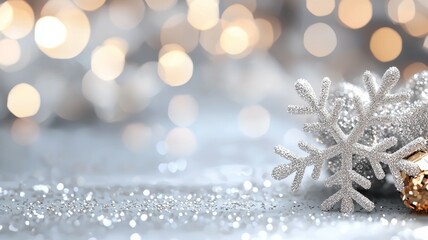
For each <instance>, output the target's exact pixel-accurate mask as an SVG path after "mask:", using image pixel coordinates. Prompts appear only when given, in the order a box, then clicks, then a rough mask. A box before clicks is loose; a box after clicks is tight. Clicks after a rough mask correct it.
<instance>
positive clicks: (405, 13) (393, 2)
mask: <svg viewBox="0 0 428 240" xmlns="http://www.w3.org/2000/svg"><path fill="white" fill-rule="evenodd" d="M415 14H416V6H415V2H414V1H413V0H390V1H389V2H388V16H389V17H390V18H391V20H393V21H394V22H398V23H406V22H408V21H410V20H412V19H413V18H414V17H415Z"/></svg>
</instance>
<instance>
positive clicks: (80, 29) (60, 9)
mask: <svg viewBox="0 0 428 240" xmlns="http://www.w3.org/2000/svg"><path fill="white" fill-rule="evenodd" d="M41 16H54V17H56V18H57V19H58V20H59V21H60V22H61V23H62V24H64V26H65V28H66V33H67V34H66V38H65V41H63V43H61V44H60V45H58V46H56V47H49V48H47V47H43V46H41V45H38V47H39V48H40V50H42V52H43V53H45V54H46V55H48V56H49V57H51V58H57V59H70V58H74V57H76V56H77V55H79V54H80V53H81V52H82V51H83V49H84V48H85V47H86V45H87V44H88V41H89V37H90V35H91V28H90V24H89V20H88V17H87V16H86V14H85V13H84V12H82V10H80V9H78V8H77V7H75V6H74V5H73V4H72V3H70V2H67V1H60V0H51V1H48V2H47V3H46V4H45V6H43V9H42V12H41Z"/></svg>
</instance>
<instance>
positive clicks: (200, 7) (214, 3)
mask: <svg viewBox="0 0 428 240" xmlns="http://www.w3.org/2000/svg"><path fill="white" fill-rule="evenodd" d="M187 20H188V21H189V23H190V24H191V25H192V26H193V27H195V28H196V29H199V30H207V29H210V28H212V27H214V26H215V25H216V24H217V22H218V20H219V9H218V0H191V1H189V10H188V13H187Z"/></svg>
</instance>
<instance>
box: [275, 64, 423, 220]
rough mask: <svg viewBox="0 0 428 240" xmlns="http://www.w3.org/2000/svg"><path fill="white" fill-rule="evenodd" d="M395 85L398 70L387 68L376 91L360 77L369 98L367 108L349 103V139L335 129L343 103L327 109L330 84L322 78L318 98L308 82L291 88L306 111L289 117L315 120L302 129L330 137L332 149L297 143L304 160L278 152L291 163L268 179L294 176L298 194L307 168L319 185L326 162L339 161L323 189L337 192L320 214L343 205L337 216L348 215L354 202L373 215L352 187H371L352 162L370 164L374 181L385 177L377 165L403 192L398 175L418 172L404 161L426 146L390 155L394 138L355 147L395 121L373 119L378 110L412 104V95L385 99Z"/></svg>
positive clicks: (295, 109) (417, 143) (370, 79)
mask: <svg viewBox="0 0 428 240" xmlns="http://www.w3.org/2000/svg"><path fill="white" fill-rule="evenodd" d="M399 79H400V73H399V71H398V69H397V68H395V67H391V68H389V69H388V70H387V71H386V72H385V74H384V75H383V77H382V81H381V84H380V86H379V87H378V86H376V81H375V77H374V76H373V75H372V74H371V73H370V72H368V71H367V72H365V73H364V75H363V82H364V85H365V88H366V90H367V93H368V102H367V103H363V100H362V98H361V97H360V96H354V98H353V99H352V101H353V102H354V105H355V109H356V115H357V117H358V122H357V123H356V125H355V127H354V128H353V129H352V130H351V131H350V133H349V134H346V133H345V132H344V131H343V130H342V129H341V128H340V127H339V126H338V124H337V122H338V120H339V116H340V112H341V110H342V106H343V105H344V100H343V99H337V100H335V102H334V104H333V107H332V110H331V111H329V110H328V109H327V107H326V105H327V99H328V95H329V88H330V84H331V82H330V80H329V79H328V78H324V80H323V82H322V89H321V95H320V97H319V98H317V96H316V95H315V92H314V90H313V88H312V87H311V85H310V84H309V83H308V82H307V81H306V80H303V79H300V80H298V81H297V82H296V84H295V88H296V91H297V93H298V94H299V96H300V97H301V98H302V99H304V100H305V101H306V102H307V103H308V106H303V107H302V106H289V108H288V110H289V112H290V113H291V114H316V115H317V116H318V119H319V122H316V123H307V124H305V126H304V130H305V131H309V132H314V131H315V132H319V131H324V130H326V129H328V131H329V134H330V135H331V137H332V138H333V139H334V141H335V142H336V144H335V145H332V146H329V147H327V148H326V149H322V150H319V149H317V148H315V147H314V146H312V145H310V144H308V143H304V142H300V143H299V147H300V149H302V150H303V151H305V152H307V153H308V154H309V155H308V156H305V157H298V156H297V155H295V154H294V153H292V152H290V151H289V150H288V149H285V148H284V147H282V146H277V147H276V148H275V152H276V153H277V154H279V155H280V156H282V157H284V158H286V159H288V160H290V161H291V163H289V164H283V165H280V166H278V167H276V168H274V169H273V172H272V176H273V177H274V178H275V179H277V180H280V179H283V178H286V177H288V176H289V175H291V174H292V173H294V172H296V175H295V177H294V181H293V183H292V187H291V188H292V190H293V191H296V190H297V189H298V187H299V186H300V183H301V181H302V179H303V175H304V171H305V169H306V167H308V166H312V165H313V166H314V170H313V172H312V178H313V179H318V178H319V176H320V171H321V167H322V165H323V163H324V161H326V160H328V159H330V158H332V157H336V156H340V159H341V166H340V170H338V171H337V172H336V173H335V174H333V175H332V176H330V177H329V178H328V179H327V181H326V186H327V187H331V186H334V185H335V186H338V187H339V190H338V191H337V192H336V193H335V194H333V195H332V196H330V197H329V198H327V199H326V200H325V201H324V202H323V203H322V204H321V209H322V210H329V209H331V208H332V207H333V206H334V205H335V204H336V203H338V202H341V208H340V209H341V211H342V212H345V213H351V212H353V211H354V202H353V201H356V202H357V203H358V204H359V205H360V206H362V207H363V208H364V209H366V210H367V211H371V210H373V208H374V203H373V202H372V201H370V200H369V199H368V198H366V197H365V196H364V195H362V194H361V193H359V192H358V191H357V190H355V189H354V186H353V183H355V184H358V185H360V186H361V187H363V188H364V189H369V188H370V187H371V183H370V181H369V180H367V179H366V178H365V177H363V176H362V175H361V174H359V173H357V172H356V171H354V170H353V168H352V156H353V155H354V154H356V155H359V156H362V157H365V158H367V159H368V161H369V162H370V165H371V167H372V168H373V171H374V174H375V177H376V178H378V179H382V178H384V177H385V172H384V170H383V169H382V166H381V163H384V164H385V165H387V166H388V167H389V169H390V171H391V174H392V176H393V179H394V182H395V186H396V188H397V189H398V190H400V191H401V190H402V189H403V187H404V185H403V181H402V178H401V175H400V171H404V172H405V173H407V174H408V175H415V174H417V173H418V172H419V171H418V167H417V165H416V164H414V163H412V162H410V161H407V160H404V158H405V157H407V156H409V155H410V154H412V153H413V152H415V151H418V150H421V149H424V147H425V140H424V139H423V138H417V139H415V140H413V141H411V142H410V143H408V144H407V145H405V146H403V147H402V148H400V149H399V150H397V151H395V152H394V153H389V152H387V151H386V150H388V149H390V148H391V147H393V146H394V145H396V143H397V139H396V138H394V137H390V138H386V139H382V140H380V141H379V143H377V144H372V145H371V146H367V145H363V144H361V143H359V142H358V141H359V140H360V138H361V137H362V136H363V134H364V131H365V130H366V129H367V127H369V126H372V125H378V124H383V123H390V122H393V121H394V116H392V115H379V114H376V112H377V111H378V109H379V108H380V107H382V106H386V105H388V104H397V103H400V102H403V101H406V100H408V99H409V98H410V94H409V93H407V92H403V93H398V94H390V93H389V92H390V91H391V89H392V88H393V87H394V86H395V85H396V83H397V82H398V81H399Z"/></svg>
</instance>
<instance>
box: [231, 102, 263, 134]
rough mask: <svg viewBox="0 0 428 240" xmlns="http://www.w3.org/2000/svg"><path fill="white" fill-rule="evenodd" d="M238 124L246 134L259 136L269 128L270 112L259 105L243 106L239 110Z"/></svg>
mask: <svg viewBox="0 0 428 240" xmlns="http://www.w3.org/2000/svg"><path fill="white" fill-rule="evenodd" d="M238 125H239V129H240V130H241V132H242V133H244V134H245V135H246V136H248V137H251V138H257V137H261V136H263V135H264V134H265V133H266V132H267V131H268V130H269V126H270V114H269V112H268V111H267V110H266V109H265V108H264V107H262V106H260V105H252V106H248V107H245V108H243V109H242V110H241V111H240V112H239V117H238Z"/></svg>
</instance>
